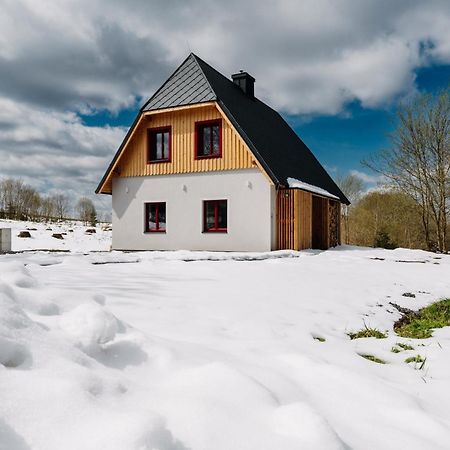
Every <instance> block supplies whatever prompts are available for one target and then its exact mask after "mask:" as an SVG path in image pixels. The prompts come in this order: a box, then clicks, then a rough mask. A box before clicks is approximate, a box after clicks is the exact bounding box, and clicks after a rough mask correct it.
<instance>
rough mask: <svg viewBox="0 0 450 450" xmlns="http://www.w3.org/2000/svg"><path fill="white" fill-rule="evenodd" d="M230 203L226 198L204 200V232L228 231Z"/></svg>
mask: <svg viewBox="0 0 450 450" xmlns="http://www.w3.org/2000/svg"><path fill="white" fill-rule="evenodd" d="M227 215H228V205H227V201H226V200H204V201H203V232H204V233H209V232H219V233H220V232H221V233H226V232H227V222H228V217H227Z"/></svg>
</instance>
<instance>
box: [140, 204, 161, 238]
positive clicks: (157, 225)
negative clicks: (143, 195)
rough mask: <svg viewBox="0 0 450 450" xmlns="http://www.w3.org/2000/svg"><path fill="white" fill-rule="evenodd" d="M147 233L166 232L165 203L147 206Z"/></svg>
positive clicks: (145, 226) (145, 228) (145, 227)
mask: <svg viewBox="0 0 450 450" xmlns="http://www.w3.org/2000/svg"><path fill="white" fill-rule="evenodd" d="M144 230H145V232H146V233H153V232H160V233H165V231H166V204H165V203H163V202H158V203H146V204H145V225H144Z"/></svg>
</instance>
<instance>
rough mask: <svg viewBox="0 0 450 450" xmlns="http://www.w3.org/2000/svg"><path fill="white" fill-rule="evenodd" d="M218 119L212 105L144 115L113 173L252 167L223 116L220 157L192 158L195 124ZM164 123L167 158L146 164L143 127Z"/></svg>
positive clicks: (136, 174)
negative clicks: (167, 135)
mask: <svg viewBox="0 0 450 450" xmlns="http://www.w3.org/2000/svg"><path fill="white" fill-rule="evenodd" d="M221 118H222V116H221V114H220V112H219V111H218V110H217V108H216V107H215V106H206V107H203V108H190V109H185V110H178V111H173V112H168V113H155V114H152V113H150V114H148V116H146V117H144V119H143V122H142V123H141V124H140V126H139V128H138V129H137V130H136V132H135V133H134V135H133V136H132V138H131V140H130V142H128V144H127V148H126V149H125V151H124V154H123V156H122V158H121V160H120V161H119V163H118V165H117V168H116V173H117V174H118V175H119V176H121V177H136V176H150V175H168V174H177V173H189V172H208V171H216V170H233V169H246V168H251V167H255V166H256V163H255V162H254V158H253V156H252V154H251V153H250V151H249V150H248V148H247V147H246V146H245V144H244V143H243V142H242V140H241V139H240V137H239V136H238V135H237V133H236V132H235V131H234V130H233V129H232V127H231V126H230V124H229V123H228V121H226V120H224V119H223V120H222V157H221V158H205V159H195V154H194V151H195V150H194V139H195V123H196V122H201V121H206V120H214V119H221ZM165 126H171V140H172V145H171V161H170V162H160V163H150V164H148V163H147V129H148V128H159V127H165Z"/></svg>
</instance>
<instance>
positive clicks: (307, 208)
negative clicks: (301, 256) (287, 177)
mask: <svg viewBox="0 0 450 450" xmlns="http://www.w3.org/2000/svg"><path fill="white" fill-rule="evenodd" d="M298 197H299V218H298V222H299V229H300V232H299V234H300V241H299V248H298V249H299V250H303V249H305V248H311V247H312V194H311V193H310V192H305V191H298Z"/></svg>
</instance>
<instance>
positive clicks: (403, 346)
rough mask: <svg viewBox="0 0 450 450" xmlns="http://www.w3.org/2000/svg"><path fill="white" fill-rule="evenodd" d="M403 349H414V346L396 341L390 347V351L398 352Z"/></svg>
mask: <svg viewBox="0 0 450 450" xmlns="http://www.w3.org/2000/svg"><path fill="white" fill-rule="evenodd" d="M404 350H414V347H412V346H411V345H408V344H403V343H402V342H397V343H396V344H395V345H394V346H393V347H392V348H391V352H392V353H400V352H402V351H404Z"/></svg>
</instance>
